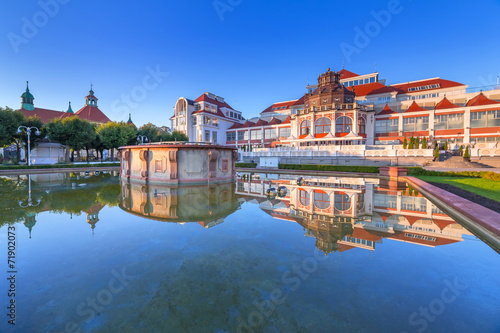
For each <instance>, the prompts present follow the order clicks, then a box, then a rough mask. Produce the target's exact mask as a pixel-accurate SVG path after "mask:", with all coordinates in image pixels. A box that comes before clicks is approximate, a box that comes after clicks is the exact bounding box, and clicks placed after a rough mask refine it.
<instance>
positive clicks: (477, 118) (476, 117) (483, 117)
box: [470, 110, 500, 127]
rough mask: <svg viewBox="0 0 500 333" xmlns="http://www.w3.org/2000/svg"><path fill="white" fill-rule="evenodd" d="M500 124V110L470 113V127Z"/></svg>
mask: <svg viewBox="0 0 500 333" xmlns="http://www.w3.org/2000/svg"><path fill="white" fill-rule="evenodd" d="M493 126H500V111H497V110H495V111H481V112H471V113H470V127H493Z"/></svg>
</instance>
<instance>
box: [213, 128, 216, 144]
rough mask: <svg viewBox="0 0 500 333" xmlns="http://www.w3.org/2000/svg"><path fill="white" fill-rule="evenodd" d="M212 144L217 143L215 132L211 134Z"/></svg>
mask: <svg viewBox="0 0 500 333" xmlns="http://www.w3.org/2000/svg"><path fill="white" fill-rule="evenodd" d="M212 142H213V143H217V132H216V131H213V132H212Z"/></svg>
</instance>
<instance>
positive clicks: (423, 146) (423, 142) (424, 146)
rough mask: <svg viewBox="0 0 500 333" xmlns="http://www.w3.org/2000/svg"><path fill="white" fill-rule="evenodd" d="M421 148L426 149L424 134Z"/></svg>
mask: <svg viewBox="0 0 500 333" xmlns="http://www.w3.org/2000/svg"><path fill="white" fill-rule="evenodd" d="M422 149H427V138H426V137H425V136H424V138H423V139H422Z"/></svg>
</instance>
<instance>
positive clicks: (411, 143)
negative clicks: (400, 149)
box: [408, 136, 415, 149]
mask: <svg viewBox="0 0 500 333" xmlns="http://www.w3.org/2000/svg"><path fill="white" fill-rule="evenodd" d="M413 148H415V138H414V137H413V136H411V137H410V143H409V144H408V149H413Z"/></svg>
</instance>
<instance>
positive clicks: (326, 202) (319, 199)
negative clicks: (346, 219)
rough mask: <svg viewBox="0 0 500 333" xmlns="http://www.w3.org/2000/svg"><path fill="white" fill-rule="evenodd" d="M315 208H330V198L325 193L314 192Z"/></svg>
mask: <svg viewBox="0 0 500 333" xmlns="http://www.w3.org/2000/svg"><path fill="white" fill-rule="evenodd" d="M314 206H316V208H319V209H327V208H328V207H330V196H329V195H328V194H326V193H324V192H314Z"/></svg>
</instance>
